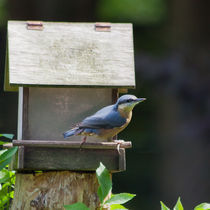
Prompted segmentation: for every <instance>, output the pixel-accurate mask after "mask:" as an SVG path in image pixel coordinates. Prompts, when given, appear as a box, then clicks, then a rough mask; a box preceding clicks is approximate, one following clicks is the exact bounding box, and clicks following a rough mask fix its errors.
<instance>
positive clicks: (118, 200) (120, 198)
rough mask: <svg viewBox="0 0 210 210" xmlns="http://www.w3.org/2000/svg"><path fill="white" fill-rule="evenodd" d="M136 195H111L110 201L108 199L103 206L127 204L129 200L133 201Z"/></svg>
mask: <svg viewBox="0 0 210 210" xmlns="http://www.w3.org/2000/svg"><path fill="white" fill-rule="evenodd" d="M135 196H136V195H135V194H130V193H119V194H115V195H112V197H111V198H110V199H108V200H107V201H106V202H105V204H109V205H111V204H124V203H126V202H128V201H129V200H131V199H133V198H134V197H135Z"/></svg>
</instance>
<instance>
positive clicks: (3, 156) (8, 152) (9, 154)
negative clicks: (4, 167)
mask: <svg viewBox="0 0 210 210" xmlns="http://www.w3.org/2000/svg"><path fill="white" fill-rule="evenodd" d="M17 150H18V147H12V148H10V149H8V150H6V151H5V152H4V153H3V154H1V155H0V163H1V162H2V161H4V160H6V159H8V158H10V157H12V156H13V155H14V154H15V153H16V152H17Z"/></svg>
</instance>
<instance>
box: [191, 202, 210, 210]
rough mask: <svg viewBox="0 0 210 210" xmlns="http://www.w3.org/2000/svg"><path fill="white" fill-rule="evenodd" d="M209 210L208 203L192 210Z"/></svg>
mask: <svg viewBox="0 0 210 210" xmlns="http://www.w3.org/2000/svg"><path fill="white" fill-rule="evenodd" d="M209 209H210V203H201V204H199V205H198V206H196V207H195V208H194V210H209Z"/></svg>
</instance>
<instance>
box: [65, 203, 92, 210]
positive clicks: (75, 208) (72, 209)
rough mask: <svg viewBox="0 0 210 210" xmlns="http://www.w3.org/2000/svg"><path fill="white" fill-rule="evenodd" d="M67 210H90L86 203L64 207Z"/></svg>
mask: <svg viewBox="0 0 210 210" xmlns="http://www.w3.org/2000/svg"><path fill="white" fill-rule="evenodd" d="M64 208H65V209H66V210H90V209H89V208H88V207H87V206H86V205H85V204H84V203H80V202H78V203H74V204H72V205H64Z"/></svg>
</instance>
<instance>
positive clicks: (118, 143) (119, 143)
mask: <svg viewBox="0 0 210 210" xmlns="http://www.w3.org/2000/svg"><path fill="white" fill-rule="evenodd" d="M114 142H115V143H117V151H118V153H119V154H120V145H121V143H123V142H125V141H124V140H114Z"/></svg>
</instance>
